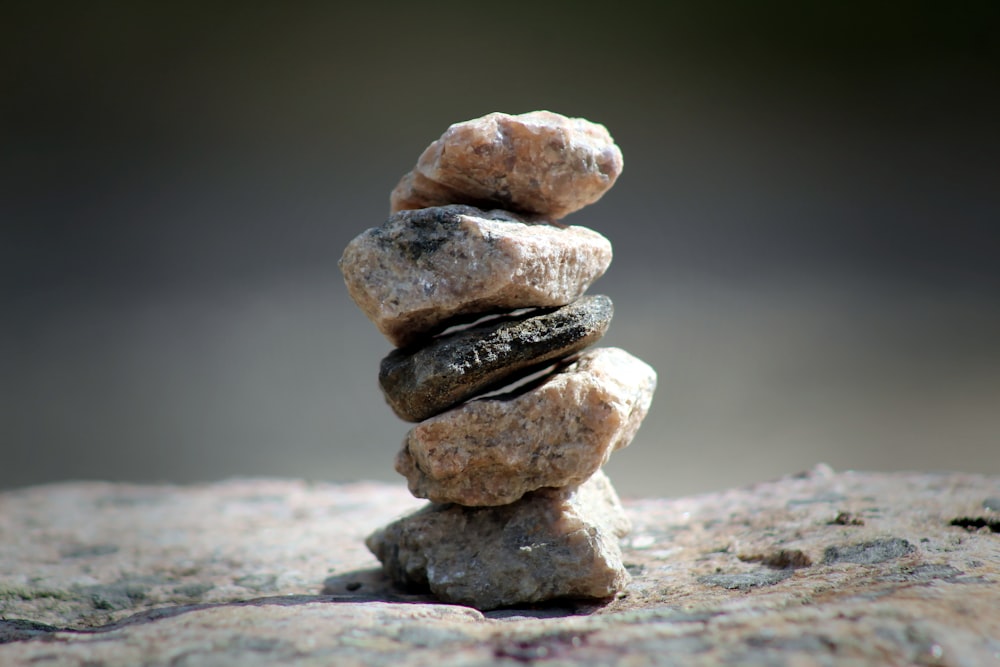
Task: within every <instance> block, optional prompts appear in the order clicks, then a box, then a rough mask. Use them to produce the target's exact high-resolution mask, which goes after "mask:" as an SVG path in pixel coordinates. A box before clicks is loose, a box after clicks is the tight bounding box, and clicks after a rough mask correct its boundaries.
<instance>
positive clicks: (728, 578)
mask: <svg viewBox="0 0 1000 667" xmlns="http://www.w3.org/2000/svg"><path fill="white" fill-rule="evenodd" d="M790 576H792V571H791V570H757V571H756V572H737V573H732V574H727V573H722V572H720V573H718V574H706V575H705V576H703V577H699V579H698V581H700V582H701V583H703V584H705V585H707V586H720V587H722V588H728V589H730V590H741V591H745V590H747V589H750V588H756V587H758V586H773V585H775V584H777V583H780V582H782V581H784V580H785V579H788V578H789V577H790Z"/></svg>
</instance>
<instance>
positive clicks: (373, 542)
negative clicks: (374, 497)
mask: <svg viewBox="0 0 1000 667" xmlns="http://www.w3.org/2000/svg"><path fill="white" fill-rule="evenodd" d="M628 530H629V521H628V518H627V517H626V516H625V512H624V510H623V509H622V506H621V503H620V501H619V500H618V496H617V494H615V490H614V488H612V486H611V482H610V481H609V480H608V478H607V476H606V475H604V473H602V472H598V473H597V474H595V475H594V476H593V477H591V478H590V479H588V480H587V481H586V482H584V483H583V484H581V485H580V486H579V487H574V488H564V489H541V490H539V491H535V492H534V493H531V494H528V495H526V496H524V497H523V498H521V499H519V500H518V501H517V502H515V503H511V504H509V505H503V506H501V507H480V508H475V507H463V506H461V505H454V504H445V505H438V504H428V505H427V506H425V507H424V508H423V509H421V510H419V511H417V512H415V513H413V514H410V515H408V516H405V517H403V518H402V519H400V520H398V521H394V522H393V523H391V524H390V525H388V526H386V527H385V528H380V529H379V530H377V531H375V533H373V534H372V535H371V536H370V537H369V538H368V540H367V541H366V543H367V545H368V548H369V549H371V551H372V553H373V554H375V555H376V556H377V557H378V559H379V560H380V561H382V566H383V568H384V569H385V571H386V573H387V574H388V575H389V578H390V579H391V580H392V581H394V582H396V583H397V584H399V585H401V586H407V587H408V586H416V587H418V588H420V589H423V590H428V589H429V590H430V591H431V592H432V593H433V594H434V596H435V597H437V598H438V599H439V600H442V601H444V602H453V603H457V604H465V605H469V606H471V607H475V608H476V609H481V610H490V609H496V608H498V607H510V606H513V605H524V604H532V603H536V602H544V601H549V600H552V599H554V598H559V597H574V598H598V599H600V598H608V597H610V596H612V595H614V594H615V593H619V592H621V591H622V590H623V589H624V588H625V585H626V584H627V583H628V581H629V575H628V573H627V572H626V571H625V567H624V566H623V565H622V561H621V551H620V549H619V546H618V538H620V537H624V536H625V535H626V534H627V533H628Z"/></svg>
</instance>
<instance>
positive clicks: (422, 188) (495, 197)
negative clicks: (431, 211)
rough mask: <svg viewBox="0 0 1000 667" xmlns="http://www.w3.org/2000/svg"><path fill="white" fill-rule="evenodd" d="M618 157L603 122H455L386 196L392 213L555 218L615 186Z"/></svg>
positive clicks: (535, 116)
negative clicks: (484, 211) (465, 211)
mask: <svg viewBox="0 0 1000 667" xmlns="http://www.w3.org/2000/svg"><path fill="white" fill-rule="evenodd" d="M621 171H622V153H621V151H620V150H619V149H618V146H616V145H615V142H614V140H613V139H612V138H611V135H610V134H608V131H607V129H605V127H604V126H603V125H598V124H597V123H592V122H590V121H588V120H584V119H582V118H567V117H566V116H562V115H560V114H556V113H552V112H550V111H533V112H531V113H526V114H521V115H517V116H512V115H509V114H505V113H491V114H488V115H486V116H483V117H482V118H476V119H474V120H470V121H466V122H464V123H456V124H454V125H452V126H451V127H449V128H448V130H447V131H446V132H445V133H444V134H443V135H442V136H441V138H440V139H438V140H437V141H435V142H434V143H432V144H431V145H430V146H428V147H427V150H425V151H424V152H423V154H422V155H421V156H420V159H419V160H418V161H417V166H416V167H415V168H414V170H413V171H412V172H410V173H408V174H406V175H405V176H404V177H403V178H402V180H401V181H400V182H399V185H397V186H396V188H395V189H394V190H393V191H392V196H391V198H390V204H391V209H392V212H394V213H395V212H396V211H401V210H405V209H418V208H426V207H429V206H441V205H444V204H471V205H473V206H480V207H486V208H502V209H506V210H511V211H518V212H521V213H528V214H534V215H538V216H540V217H543V218H548V219H552V220H555V219H559V218H561V217H563V216H565V215H567V214H569V213H572V212H573V211H577V210H579V209H581V208H583V207H584V206H587V205H588V204H592V203H594V202H595V201H597V200H598V199H600V198H601V196H602V195H603V194H604V193H605V192H607V191H608V189H609V188H610V187H611V186H612V185H614V183H615V180H616V179H617V178H618V175H619V174H620V173H621Z"/></svg>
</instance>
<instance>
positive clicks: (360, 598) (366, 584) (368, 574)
mask: <svg viewBox="0 0 1000 667" xmlns="http://www.w3.org/2000/svg"><path fill="white" fill-rule="evenodd" d="M322 594H323V595H329V596H333V597H334V598H335V599H334V600H331V601H335V602H372V601H381V602H403V603H420V604H452V603H446V602H441V601H440V600H438V599H437V598H436V597H434V596H433V595H432V594H430V593H429V592H427V591H426V590H419V589H404V588H400V587H399V586H396V585H395V584H393V583H392V581H391V580H390V579H389V577H387V576H386V575H385V572H384V571H383V570H382V569H381V568H370V569H365V570H353V571H351V572H345V573H342V574H338V575H334V576H332V577H328V578H327V579H326V580H325V581H324V582H323V590H322ZM606 604H607V600H603V601H593V600H571V599H557V600H553V601H551V602H544V603H539V604H534V605H531V606H528V607H504V608H502V609H493V610H490V611H485V612H483V616H485V617H486V618H492V619H497V620H499V619H517V618H561V617H565V616H585V615H588V614H592V613H594V612H596V611H598V610H600V609H601V608H603V607H604V606H606Z"/></svg>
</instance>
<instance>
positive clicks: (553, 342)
mask: <svg viewBox="0 0 1000 667" xmlns="http://www.w3.org/2000/svg"><path fill="white" fill-rule="evenodd" d="M613 314H614V307H613V305H612V303H611V299H609V298H608V297H606V296H584V297H581V298H579V299H577V300H576V301H574V302H573V303H571V304H569V305H567V306H563V307H562V308H558V309H556V310H542V311H540V310H532V311H530V312H528V313H524V314H521V315H517V316H511V317H503V318H499V319H496V320H491V321H488V322H486V323H483V324H481V325H478V326H474V327H470V328H468V329H464V330H461V331H456V332H455V333H452V334H448V335H444V336H441V337H439V338H435V339H432V340H431V342H429V343H428V344H427V345H426V346H425V347H422V348H419V349H417V350H406V349H396V350H393V351H392V352H391V353H390V354H389V356H387V357H386V358H385V359H383V360H382V365H381V369H380V370H379V378H378V379H379V385H380V386H381V387H382V392H383V394H384V395H385V398H386V401H387V402H388V403H389V405H390V406H391V407H392V409H393V411H394V412H395V413H396V415H397V416H399V418H400V419H405V420H407V421H414V422H418V421H423V420H424V419H427V418H428V417H433V416H434V415H436V414H438V413H439V412H442V411H444V410H446V409H448V408H450V407H452V406H454V405H457V404H458V403H461V402H462V401H465V400H467V399H469V398H472V397H473V396H476V395H478V394H481V393H483V392H484V391H490V390H491V389H494V388H497V387H500V386H502V385H504V384H507V383H509V382H512V381H514V380H517V379H518V378H520V377H523V376H524V375H528V374H530V373H531V372H532V371H533V370H535V369H537V368H539V366H540V365H544V364H547V363H551V362H553V361H555V360H557V359H561V358H563V357H566V356H568V355H571V354H574V353H576V352H579V351H580V350H582V349H584V348H586V347H589V346H590V345H593V344H594V343H596V342H597V341H598V340H600V339H601V337H602V336H603V335H604V333H605V332H606V331H607V329H608V325H610V324H611V317H612V315H613Z"/></svg>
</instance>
